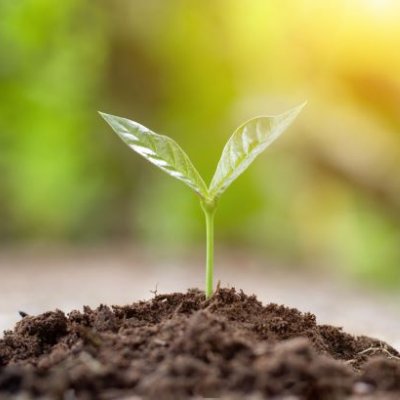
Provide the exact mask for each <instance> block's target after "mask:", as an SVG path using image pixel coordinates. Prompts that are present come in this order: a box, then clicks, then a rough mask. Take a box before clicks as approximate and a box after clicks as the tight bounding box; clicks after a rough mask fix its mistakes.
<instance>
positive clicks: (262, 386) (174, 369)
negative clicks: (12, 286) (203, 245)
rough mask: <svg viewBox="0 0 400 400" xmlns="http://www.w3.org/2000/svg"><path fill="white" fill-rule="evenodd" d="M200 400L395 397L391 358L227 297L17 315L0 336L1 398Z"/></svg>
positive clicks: (165, 298)
mask: <svg viewBox="0 0 400 400" xmlns="http://www.w3.org/2000/svg"><path fill="white" fill-rule="evenodd" d="M371 324H373V321H371ZM203 397H206V398H223V399H253V400H257V399H286V400H295V399H301V400H303V399H304V400H308V399H310V400H318V399H329V400H332V399H360V400H366V399H400V355H399V353H398V352H397V351H396V350H395V349H394V348H392V347H391V346H389V345H388V344H386V343H384V342H381V341H379V340H376V339H371V338H369V337H366V336H359V337H355V336H352V335H350V334H347V333H345V332H343V331H342V330H341V329H340V328H336V327H333V326H329V325H318V324H317V323H316V318H315V316H314V315H313V314H310V313H302V312H300V311H298V310H296V309H293V308H287V307H284V306H280V305H276V304H268V305H265V306H264V305H262V304H261V303H260V302H259V301H258V300H257V299H256V297H255V296H247V295H245V294H244V293H243V292H241V291H236V290H235V289H218V290H217V291H216V293H215V294H214V296H213V297H212V298H211V299H209V300H206V299H205V297H204V294H203V293H202V292H200V291H198V290H189V291H188V292H187V293H185V294H182V293H173V294H167V295H157V294H156V295H155V296H154V298H153V299H151V300H149V301H142V302H138V303H133V304H131V305H127V306H113V307H108V306H105V305H101V306H99V307H98V308H97V309H94V310H93V309H91V308H89V307H84V309H83V311H72V312H70V313H69V314H67V315H65V314H64V313H63V312H61V311H59V310H57V311H52V312H47V313H44V314H41V315H38V316H29V315H26V314H24V313H22V319H21V321H20V322H18V323H17V324H16V327H15V329H14V330H13V331H6V332H5V333H4V337H3V338H2V339H1V340H0V399H21V400H26V399H31V398H35V399H36V398H40V399H63V400H74V399H100V400H101V399H125V400H128V399H130V400H133V399H142V398H143V399H167V400H169V399H174V400H177V399H178V400H179V399H192V398H196V399H200V398H203Z"/></svg>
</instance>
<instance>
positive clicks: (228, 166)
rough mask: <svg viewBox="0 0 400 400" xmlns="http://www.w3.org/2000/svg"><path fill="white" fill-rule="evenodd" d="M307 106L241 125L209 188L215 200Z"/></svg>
mask: <svg viewBox="0 0 400 400" xmlns="http://www.w3.org/2000/svg"><path fill="white" fill-rule="evenodd" d="M305 104H306V103H303V104H301V105H300V106H297V107H295V108H293V109H291V110H289V111H287V112H285V113H283V114H280V115H275V116H268V117H267V116H263V117H257V118H253V119H251V120H250V121H247V122H245V123H244V124H243V125H241V126H240V127H239V128H238V129H236V131H235V132H234V133H233V135H232V136H231V137H230V139H229V140H228V142H227V143H226V145H225V147H224V150H223V152H222V155H221V158H220V160H219V163H218V166H217V169H216V171H215V174H214V176H213V178H212V180H211V184H210V187H209V189H208V190H209V195H210V198H212V199H216V198H218V197H220V196H221V194H222V193H223V192H224V191H225V190H226V189H227V187H228V186H229V185H230V184H231V183H232V182H233V181H234V180H235V179H236V178H237V177H238V176H239V175H240V174H242V173H243V172H244V171H245V170H246V168H247V167H248V166H249V165H250V164H251V163H252V162H253V161H254V159H255V158H256V157H257V156H258V155H259V154H260V153H262V152H263V151H264V150H265V149H266V148H267V147H268V146H269V145H270V144H271V143H272V142H273V141H274V140H275V139H277V138H278V137H279V136H280V135H281V134H282V133H283V131H284V130H285V129H286V128H287V127H288V126H289V125H290V124H291V123H292V122H293V120H294V119H295V118H296V117H297V115H298V114H299V113H300V111H301V110H302V108H303V107H304V106H305Z"/></svg>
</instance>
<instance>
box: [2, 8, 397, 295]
mask: <svg viewBox="0 0 400 400" xmlns="http://www.w3.org/2000/svg"><path fill="white" fill-rule="evenodd" d="M0 16H1V18H0V48H1V56H0V243H1V244H0V248H1V249H2V251H3V254H6V253H7V252H8V253H9V252H10V251H11V252H14V253H13V254H18V253H19V252H21V251H23V249H25V248H32V247H38V248H40V249H41V251H42V252H48V251H50V249H54V248H60V247H61V248H63V247H68V248H79V249H82V248H91V249H93V248H102V251H103V252H104V253H107V251H105V250H104V249H108V248H110V249H115V248H120V247H121V246H123V247H124V246H125V247H124V248H126V247H128V248H130V247H131V248H135V249H140V252H141V253H140V254H143V253H146V252H148V253H151V255H152V256H153V257H154V260H166V259H169V260H173V259H176V260H178V259H182V258H181V257H186V260H192V259H194V260H195V262H194V264H196V263H201V262H202V253H201V251H202V246H203V242H204V233H203V230H204V227H203V217H202V214H201V210H200V208H199V205H198V202H197V200H196V198H195V196H194V195H193V194H192V193H191V192H190V191H189V190H187V188H186V187H184V185H182V184H181V183H179V182H175V181H174V180H173V179H171V178H169V177H167V176H164V174H163V173H162V172H161V171H159V170H158V169H156V168H154V167H152V166H150V165H148V164H147V163H146V161H145V160H143V159H142V158H140V157H139V156H137V155H136V154H134V153H133V152H131V151H130V150H129V148H128V147H126V146H125V145H123V143H122V142H121V141H120V140H119V139H118V138H117V137H116V135H114V134H113V133H112V132H111V130H110V129H109V127H108V126H106V124H105V123H104V121H102V120H101V119H100V117H99V115H98V114H97V110H101V111H105V112H108V113H111V114H116V115H120V116H125V117H128V118H131V119H134V120H136V121H139V122H141V123H142V124H144V125H146V126H148V127H150V128H151V129H153V130H154V131H156V132H159V133H164V134H168V135H170V136H171V137H173V138H174V139H176V140H177V141H178V142H179V143H180V144H181V145H182V147H183V148H184V149H185V150H186V151H187V153H188V154H189V155H190V157H191V158H192V159H193V162H194V164H195V166H196V167H197V168H198V170H199V171H200V173H201V174H203V175H204V176H205V177H206V179H207V180H209V179H210V178H211V176H212V174H213V171H214V168H215V166H216V164H217V161H218V158H219V155H220V153H221V150H222V148H223V145H224V143H225V141H226V140H227V138H228V137H229V135H230V134H231V133H232V131H233V129H234V128H235V127H236V126H237V125H238V124H239V123H241V122H243V120H246V119H248V118H251V117H253V116H256V115H260V114H271V113H279V112H283V111H285V110H286V109H288V108H290V107H292V106H294V105H296V104H299V103H300V102H302V101H304V100H305V99H307V100H308V105H307V107H306V109H305V110H304V111H303V113H302V114H301V116H300V117H299V118H298V120H297V121H296V123H295V124H294V125H293V126H292V127H291V128H290V130H289V131H288V132H287V133H286V134H285V135H284V136H283V138H282V139H280V141H278V142H276V143H274V145H273V146H272V147H271V148H270V149H268V151H267V152H266V153H265V154H263V156H262V157H260V158H259V159H258V160H257V161H256V162H255V163H254V165H253V166H252V167H251V168H250V169H249V170H248V171H247V172H246V173H245V174H244V175H243V176H241V177H240V179H239V180H238V181H237V182H235V183H234V184H233V185H232V186H231V188H230V189H229V190H228V191H227V193H226V194H225V195H224V198H223V199H222V201H221V204H220V209H219V210H218V214H217V220H216V240H217V242H218V246H217V257H222V256H221V254H227V255H228V257H229V254H233V253H232V252H233V250H231V249H234V252H235V253H234V254H236V253H237V252H238V251H239V252H241V254H245V255H246V254H247V255H249V254H251V255H253V256H254V255H255V256H256V257H258V259H259V260H265V264H266V265H267V264H268V261H269V260H274V262H275V264H279V265H280V266H282V268H284V267H285V266H289V267H287V268H289V272H288V274H293V273H296V272H298V271H299V270H304V268H305V269H306V270H307V269H308V270H309V269H310V268H311V270H314V269H318V271H329V272H332V271H335V273H337V274H339V275H340V276H342V277H344V279H345V280H346V281H347V280H348V281H349V282H357V284H361V285H366V286H371V287H376V288H380V289H383V291H389V290H393V289H394V290H395V291H396V289H398V288H399V287H400V178H399V171H400V51H399V49H400V24H399V21H400V2H399V1H397V0H327V1H323V2H320V1H312V0H301V1H300V0H298V1H297V0H279V1H273V0H271V1H265V0H250V1H242V0H218V1H212V2H206V1H197V0H195V1H183V0H169V1H162V0H147V1H135V0H98V1H95V2H94V1H88V0H68V1H62V2H55V1H53V0H19V1H7V0H0ZM10 249H11V250H10ZM138 251H139V250H138ZM110 252H111V250H110ZM218 252H219V253H218ZM8 253H7V254H8ZM102 254H103V253H102ZM218 254H219V256H218ZM4 257H5V260H7V257H6V256H4ZM233 259H234V260H237V259H236V258H235V257H233ZM188 262H189V261H188ZM27 263H28V264H29V257H27V258H26V263H25V264H24V265H26V264H27ZM3 264H4V265H6V264H7V261H4V263H3ZM9 265H14V264H12V263H11V264H9ZM15 268H17V267H15ZM200 268H201V267H200ZM266 268H267V267H266ZM52 272H53V273H54V272H55V269H53V271H52ZM195 273H196V274H198V273H199V267H198V266H197V269H196V271H195ZM201 273H202V272H201ZM243 274H246V271H245V270H244V271H243Z"/></svg>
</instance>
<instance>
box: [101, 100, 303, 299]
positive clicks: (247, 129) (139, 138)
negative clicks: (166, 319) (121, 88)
mask: <svg viewBox="0 0 400 400" xmlns="http://www.w3.org/2000/svg"><path fill="white" fill-rule="evenodd" d="M304 105H305V103H303V104H301V105H300V106H297V107H295V108H293V109H291V110H289V111H287V112H285V113H283V114H280V115H275V116H261V117H256V118H253V119H251V120H249V121H247V122H245V123H244V124H243V125H241V126H239V128H237V129H236V131H235V132H234V133H233V134H232V136H231V137H230V139H229V140H228V142H227V143H226V145H225V148H224V150H223V152H222V155H221V158H220V160H219V162H218V165H217V169H216V171H215V174H214V176H213V178H212V180H211V183H210V185H209V186H208V187H207V185H206V184H205V183H204V180H203V178H202V177H201V176H200V174H199V173H198V172H197V170H196V168H195V167H194V166H193V164H192V162H191V161H190V159H189V157H188V156H187V155H186V153H185V152H184V151H183V150H182V149H181V147H180V146H179V145H178V144H177V143H176V142H175V141H174V140H172V139H171V138H169V137H168V136H163V135H158V134H157V133H154V132H152V131H151V130H149V129H147V128H146V127H144V126H143V125H141V124H139V123H137V122H134V121H130V120H129V119H126V118H121V117H116V116H114V115H109V114H104V113H100V115H101V116H102V117H103V118H104V119H105V120H106V121H107V122H108V124H109V125H110V126H111V128H112V129H113V130H114V131H115V132H116V133H117V134H118V136H119V137H120V138H121V139H122V140H123V141H124V142H125V143H126V144H127V145H128V146H129V147H130V148H131V149H132V150H134V151H136V152H137V153H139V154H140V155H141V156H143V157H144V158H146V159H147V160H148V161H150V162H151V163H153V164H154V165H156V166H157V167H158V168H160V169H162V170H163V171H165V172H166V173H167V174H169V175H171V176H173V177H174V178H176V179H178V180H180V181H182V182H183V183H185V184H186V185H187V186H189V187H190V188H191V189H192V190H193V191H194V192H195V193H196V194H197V195H198V196H199V197H200V204H201V208H202V209H203V211H204V215H205V220H206V240H207V255H206V285H205V293H206V297H207V298H209V297H210V296H211V295H212V293H213V275H214V216H215V211H216V209H217V205H218V200H219V199H220V197H221V196H222V194H223V193H224V192H225V190H226V189H227V188H228V186H229V185H230V184H231V183H232V182H233V181H234V180H235V179H236V178H237V177H238V176H239V175H240V174H242V173H243V172H244V171H245V170H246V169H247V167H248V166H249V165H250V164H251V163H252V162H253V161H254V159H255V158H256V157H257V156H258V155H259V154H260V153H262V152H263V151H264V150H265V149H266V148H267V147H268V146H269V145H270V144H271V143H272V142H273V141H274V140H275V139H277V138H278V137H279V136H280V135H281V133H283V131H284V130H285V129H286V128H287V127H288V126H289V125H290V124H291V123H292V122H293V120H294V119H295V118H296V117H297V115H298V114H299V113H300V111H301V110H302V108H303V107H304Z"/></svg>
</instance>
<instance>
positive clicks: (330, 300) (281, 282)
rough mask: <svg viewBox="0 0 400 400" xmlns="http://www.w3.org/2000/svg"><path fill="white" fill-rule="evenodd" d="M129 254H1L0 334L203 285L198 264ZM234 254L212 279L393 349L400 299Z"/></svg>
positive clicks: (399, 337)
mask: <svg viewBox="0 0 400 400" xmlns="http://www.w3.org/2000/svg"><path fill="white" fill-rule="evenodd" d="M138 254H139V253H138V252H137V251H135V250H130V249H115V248H113V249H91V250H88V249H82V250H76V249H74V250H65V249H59V250H52V251H50V250H49V249H47V248H42V249H39V250H31V251H27V250H24V251H21V250H14V251H4V250H3V251H0V332H2V331H3V330H4V329H9V328H12V327H13V325H14V324H15V322H17V321H18V320H19V319H20V317H19V314H18V311H25V312H27V313H29V314H31V315H34V314H38V313H40V312H45V311H48V310H54V309H56V308H58V309H61V310H63V311H65V312H68V311H70V310H72V309H81V308H82V306H83V305H89V306H91V307H97V306H98V305H99V304H101V303H103V304H110V305H111V304H119V305H122V304H129V303H132V302H133V301H137V300H142V299H149V298H151V297H152V296H153V295H152V293H151V291H152V290H154V289H155V288H156V286H157V288H158V291H159V293H169V292H173V291H180V292H184V291H186V290H187V288H190V287H200V288H201V287H202V286H203V265H202V263H203V260H202V257H201V256H200V257H198V259H195V260H192V259H191V260H190V262H188V261H182V260H181V261H179V262H176V261H170V262H165V261H164V262H160V258H161V257H154V258H153V259H151V258H149V257H143V256H139V255H138ZM265 264H266V262H265V261H264V260H255V259H253V260H249V259H248V258H245V257H243V256H242V255H240V254H234V255H232V254H231V255H228V256H219V259H217V266H216V279H220V280H221V284H222V285H223V286H229V285H232V286H235V287H237V288H241V289H243V290H244V291H245V292H246V293H254V294H256V295H257V297H258V298H259V299H260V300H261V301H262V302H263V303H269V302H275V303H278V304H285V305H287V306H290V307H296V308H298V309H299V310H301V311H310V312H312V313H313V314H315V315H316V317H317V321H318V322H319V323H323V324H332V325H337V326H342V327H343V328H344V330H345V331H347V332H351V333H354V334H366V335H369V336H373V337H377V338H379V339H382V340H385V341H387V342H389V343H390V344H392V345H394V346H395V347H396V348H397V349H400V334H399V332H400V318H398V316H399V315H400V296H397V297H396V296H394V295H393V294H384V293H382V292H381V293H378V292H376V291H372V290H367V289H366V288H365V287H364V288H361V287H359V288H354V285H351V284H350V283H349V282H346V281H343V280H342V281H340V280H338V279H335V278H333V277H332V276H326V275H324V274H316V273H315V272H310V271H309V272H303V271H302V272H301V273H300V272H299V270H298V268H292V272H288V271H287V269H284V268H281V267H280V266H279V265H276V264H275V263H273V262H269V263H267V264H268V266H269V267H268V268H267V267H266V265H265Z"/></svg>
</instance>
